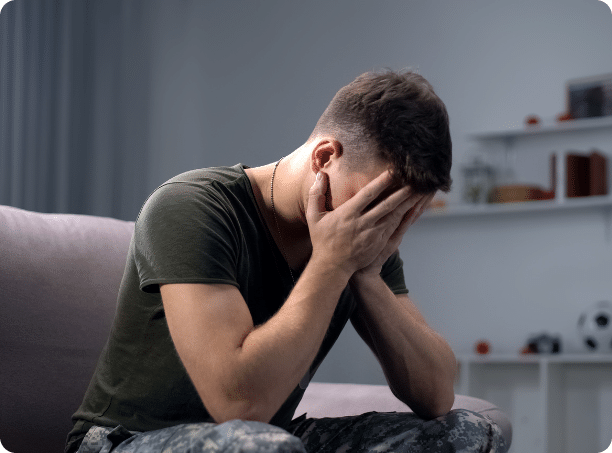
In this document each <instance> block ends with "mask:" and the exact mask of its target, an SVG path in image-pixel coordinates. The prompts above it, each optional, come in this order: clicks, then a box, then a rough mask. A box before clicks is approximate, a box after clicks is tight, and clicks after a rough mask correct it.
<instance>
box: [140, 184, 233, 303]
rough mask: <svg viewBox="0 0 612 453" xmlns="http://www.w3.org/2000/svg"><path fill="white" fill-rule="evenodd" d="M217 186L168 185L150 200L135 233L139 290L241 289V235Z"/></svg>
mask: <svg viewBox="0 0 612 453" xmlns="http://www.w3.org/2000/svg"><path fill="white" fill-rule="evenodd" d="M213 184H214V183H211V184H209V185H201V184H193V183H189V182H176V183H166V184H165V185H162V186H161V187H159V188H158V189H157V190H156V191H155V192H153V194H151V196H150V197H149V198H148V199H147V201H146V202H145V204H144V206H143V207H142V209H141V211H140V214H139V215H138V219H137V220H136V224H135V228H134V260H135V262H136V267H137V269H138V277H139V280H140V289H141V290H143V291H145V292H159V284H165V283H225V284H230V285H234V286H237V287H239V285H238V282H237V276H236V268H237V266H236V263H237V259H238V258H237V256H238V250H239V247H240V238H239V237H238V236H239V233H238V231H237V230H236V228H235V223H236V222H235V220H234V219H233V216H232V212H231V210H229V209H228V204H227V203H224V199H223V195H222V192H220V191H216V190H214V186H213ZM233 226H234V227H233Z"/></svg>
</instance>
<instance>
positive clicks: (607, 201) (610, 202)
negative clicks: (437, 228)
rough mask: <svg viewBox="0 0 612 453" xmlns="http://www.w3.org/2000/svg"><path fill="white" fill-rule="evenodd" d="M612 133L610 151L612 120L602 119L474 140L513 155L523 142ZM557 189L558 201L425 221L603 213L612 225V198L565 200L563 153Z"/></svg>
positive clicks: (438, 215) (447, 212) (453, 209)
mask: <svg viewBox="0 0 612 453" xmlns="http://www.w3.org/2000/svg"><path fill="white" fill-rule="evenodd" d="M602 131H603V132H604V133H610V149H612V116H607V117H602V118H587V119H579V120H572V121H565V122H561V123H555V124H549V125H541V126H529V127H523V128H509V129H502V130H496V131H485V132H479V133H476V134H472V135H471V136H470V137H471V138H472V139H474V140H477V141H479V142H483V143H492V142H495V143H498V144H502V149H503V150H504V151H505V152H506V153H510V152H512V150H513V148H514V147H515V145H516V144H517V143H518V141H519V140H521V141H529V140H531V139H540V138H544V139H546V138H553V137H559V136H569V135H577V134H584V133H592V132H596V133H600V132H602ZM557 157H558V158H557V177H556V180H557V187H556V198H555V199H554V200H547V201H528V202H523V203H503V204H481V205H468V204H460V205H450V206H447V207H445V208H441V209H432V210H430V211H429V212H427V213H425V214H424V215H423V216H422V218H423V219H445V218H449V217H450V218H456V217H467V216H484V215H499V214H512V213H526V212H542V211H558V210H574V209H584V208H587V209H594V208H595V209H603V210H604V211H605V212H606V213H607V218H608V220H609V222H608V223H610V222H612V194H611V195H606V196H593V197H583V198H569V199H568V198H566V197H565V195H564V194H565V173H566V169H565V159H564V155H563V152H558V153H557Z"/></svg>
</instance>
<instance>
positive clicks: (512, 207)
mask: <svg viewBox="0 0 612 453" xmlns="http://www.w3.org/2000/svg"><path fill="white" fill-rule="evenodd" d="M580 208H608V209H612V197H611V196H609V195H601V196H592V197H581V198H566V199H563V200H546V201H525V202H519V203H484V204H479V205H468V204H464V205H454V206H453V205H451V206H447V207H445V208H433V209H430V210H429V211H427V212H425V213H424V214H423V215H422V216H421V219H437V218H438V219H442V218H449V217H471V216H486V215H496V214H510V213H525V212H541V211H559V210H564V209H580Z"/></svg>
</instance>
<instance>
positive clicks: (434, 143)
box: [308, 71, 452, 194]
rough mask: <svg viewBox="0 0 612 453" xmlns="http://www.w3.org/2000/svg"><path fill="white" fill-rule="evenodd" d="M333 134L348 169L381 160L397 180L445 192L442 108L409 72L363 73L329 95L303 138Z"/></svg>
mask: <svg viewBox="0 0 612 453" xmlns="http://www.w3.org/2000/svg"><path fill="white" fill-rule="evenodd" d="M323 137H333V138H335V139H336V140H338V141H339V142H340V144H341V145H342V154H343V157H344V162H345V164H346V165H347V170H348V171H357V170H359V169H360V168H362V167H363V166H364V165H368V164H369V163H372V162H376V161H383V162H385V163H387V164H388V165H389V167H390V168H391V170H392V172H393V174H394V176H395V183H396V184H397V185H401V186H405V185H410V186H411V187H412V189H413V190H414V191H415V192H417V193H423V194H425V193H434V192H436V191H437V190H441V191H443V192H448V191H450V187H451V184H452V180H451V177H450V169H451V164H452V143H451V138H450V131H449V122H448V114H447V112H446V107H445V106H444V103H443V102H442V101H441V100H440V98H439V97H438V96H437V95H436V94H435V92H434V90H433V88H432V86H431V85H430V84H429V82H427V80H425V79H424V78H423V77H422V76H420V75H418V74H415V73H413V72H399V73H398V72H393V71H386V72H382V73H374V72H368V73H365V74H362V75H360V76H359V77H357V78H356V79H355V80H354V81H353V82H351V83H350V84H349V85H347V86H345V87H343V88H342V89H340V91H338V93H337V94H336V95H335V96H334V98H333V99H332V101H331V102H330V104H329V106H328V107H327V109H326V110H325V112H323V115H321V118H320V119H319V121H318V122H317V125H316V127H315V129H314V131H313V132H312V134H311V136H310V138H309V139H308V142H313V141H315V140H318V139H320V138H323Z"/></svg>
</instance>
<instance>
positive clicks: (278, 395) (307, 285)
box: [231, 260, 350, 422]
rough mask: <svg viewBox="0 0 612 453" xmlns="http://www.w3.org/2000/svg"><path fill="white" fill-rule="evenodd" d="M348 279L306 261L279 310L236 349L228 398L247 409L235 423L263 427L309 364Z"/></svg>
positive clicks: (323, 265)
mask: <svg viewBox="0 0 612 453" xmlns="http://www.w3.org/2000/svg"><path fill="white" fill-rule="evenodd" d="M349 277H350V275H347V274H345V273H343V272H342V271H341V270H339V269H338V267H337V266H333V265H332V264H326V263H323V262H318V261H316V260H315V261H313V260H311V261H310V262H309V263H308V265H307V266H306V268H305V269H304V271H303V272H302V275H301V276H300V279H299V280H298V282H297V283H296V285H295V287H294V289H293V291H292V292H291V294H290V295H289V297H288V299H287V300H286V301H285V303H284V304H283V306H282V307H281V308H280V309H279V311H278V312H277V313H276V314H275V315H274V316H273V317H272V318H270V319H269V320H268V321H267V322H266V323H264V324H262V325H260V326H258V327H256V328H255V329H254V330H252V331H251V332H250V333H249V334H248V335H247V336H246V338H245V340H244V342H243V344H242V346H241V347H240V348H239V350H238V355H237V360H236V367H235V371H236V372H235V375H234V379H233V382H232V386H231V388H232V389H233V390H232V393H233V396H234V397H235V398H236V399H237V400H239V401H247V402H248V403H249V404H248V405H247V406H245V407H248V411H247V413H246V414H243V415H241V416H240V417H239V418H250V419H257V420H259V421H264V422H268V421H269V420H270V419H271V418H272V416H273V415H274V414H275V413H276V411H278V409H279V408H280V406H281V405H282V404H283V403H284V402H285V400H286V399H287V397H288V396H289V395H290V394H291V392H292V391H293V390H294V389H295V387H296V385H297V384H298V383H299V381H300V380H301V379H302V377H303V376H304V374H305V373H306V372H307V371H308V368H309V367H310V365H311V364H312V362H313V361H314V359H315V357H316V355H317V353H318V351H319V348H320V346H321V344H322V342H323V338H324V337H325V333H326V332H327V329H328V327H329V324H330V321H331V318H332V316H333V314H334V310H335V308H336V305H337V303H338V300H339V298H340V296H341V294H342V291H343V290H344V288H345V287H346V285H347V284H348V279H349Z"/></svg>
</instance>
